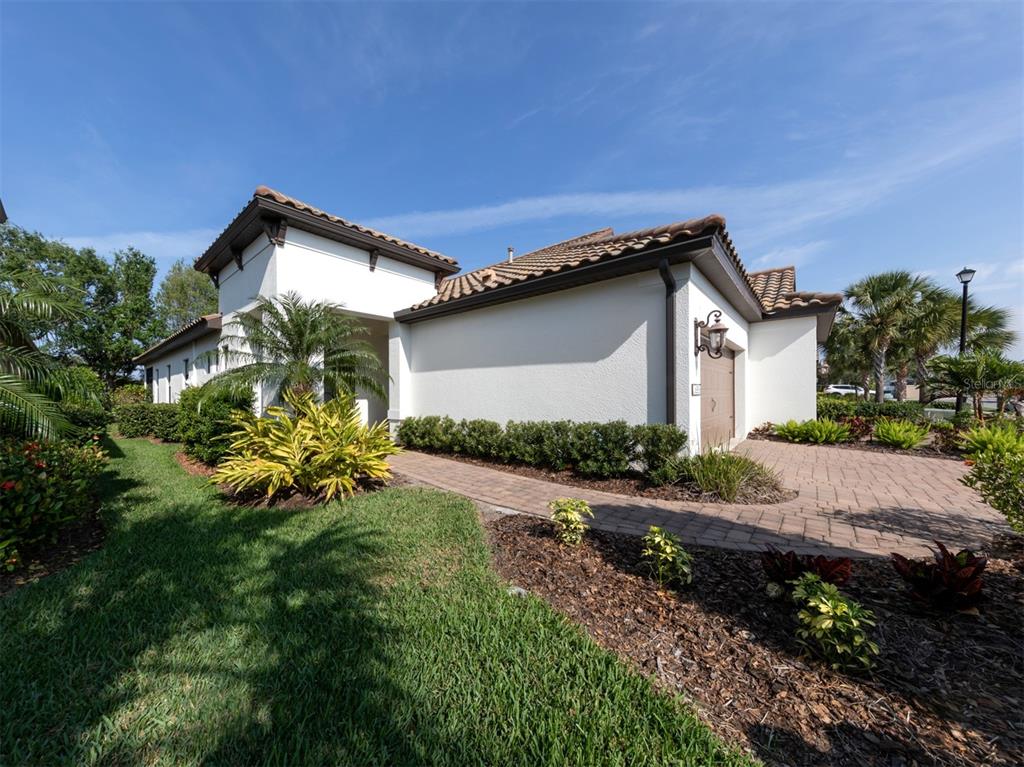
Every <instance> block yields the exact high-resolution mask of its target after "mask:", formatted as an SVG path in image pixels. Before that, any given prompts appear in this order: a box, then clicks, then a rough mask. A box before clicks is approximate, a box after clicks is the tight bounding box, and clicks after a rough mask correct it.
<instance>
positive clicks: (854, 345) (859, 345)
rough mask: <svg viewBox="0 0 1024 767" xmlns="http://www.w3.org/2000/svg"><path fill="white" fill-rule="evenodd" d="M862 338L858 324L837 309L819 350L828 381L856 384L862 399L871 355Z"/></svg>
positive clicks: (868, 377) (840, 308) (866, 385)
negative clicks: (845, 381)
mask: <svg viewBox="0 0 1024 767" xmlns="http://www.w3.org/2000/svg"><path fill="white" fill-rule="evenodd" d="M865 338H866V334H865V333H864V330H863V327H862V326H861V324H860V321H859V320H858V319H857V318H856V317H854V316H853V315H852V314H850V313H849V312H848V311H846V309H845V308H844V307H839V313H838V314H837V316H836V321H835V323H834V324H833V325H832V332H830V333H829V335H828V338H827V339H826V340H825V342H824V343H823V344H822V345H821V348H822V351H824V352H825V360H826V361H827V362H828V372H829V380H830V381H833V382H835V381H844V380H849V381H853V382H856V383H857V384H859V385H860V387H861V388H862V389H864V396H865V397H866V396H867V391H868V381H869V379H870V378H871V353H870V350H869V349H868V348H867V344H866V341H865Z"/></svg>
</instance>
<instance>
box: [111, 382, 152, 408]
mask: <svg viewBox="0 0 1024 767" xmlns="http://www.w3.org/2000/svg"><path fill="white" fill-rule="evenodd" d="M110 400H111V402H113V404H114V407H117V406H118V405H138V404H141V403H144V402H149V389H148V388H147V387H146V385H145V384H138V383H130V384H125V385H124V386H118V387H117V388H116V389H114V391H113V392H112V393H111V395H110Z"/></svg>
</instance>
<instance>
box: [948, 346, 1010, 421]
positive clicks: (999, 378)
mask: <svg viewBox="0 0 1024 767" xmlns="http://www.w3.org/2000/svg"><path fill="white" fill-rule="evenodd" d="M929 370H930V371H931V377H930V382H931V384H932V386H934V387H935V389H936V391H937V392H938V393H939V394H941V395H945V396H951V395H954V394H956V393H958V392H963V393H964V394H965V395H967V396H968V397H970V399H971V402H972V405H973V410H974V417H975V418H977V419H978V420H979V421H984V411H983V410H982V400H983V399H984V398H985V397H986V396H989V395H993V394H994V395H996V396H997V397H998V399H999V410H1000V411H1001V410H1002V402H1003V401H1004V400H1005V398H1006V397H1007V396H1008V395H1009V394H1011V393H1014V392H1018V391H1021V390H1022V389H1024V363H1021V362H1017V361H1015V360H1010V359H1007V358H1006V357H1004V356H1003V355H1002V354H1000V353H998V352H990V351H979V352H967V353H966V354H960V355H956V356H953V355H945V356H940V357H936V358H935V359H934V360H932V362H931V365H930V366H929Z"/></svg>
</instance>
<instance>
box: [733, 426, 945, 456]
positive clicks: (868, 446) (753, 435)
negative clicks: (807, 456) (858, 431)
mask: <svg viewBox="0 0 1024 767" xmlns="http://www.w3.org/2000/svg"><path fill="white" fill-rule="evenodd" d="M747 439H760V440H765V441H767V442H785V443H786V444H787V445H808V446H810V447H815V445H814V444H813V443H808V442H790V441H789V440H788V439H783V438H782V437H780V436H778V435H777V434H772V433H771V432H762V431H757V430H754V431H752V432H750V433H749V434H748V435H747ZM821 447H842V448H845V449H847V450H867V451H870V452H872V453H893V454H896V455H920V456H924V457H926V458H946V459H947V460H951V461H963V460H964V455H963V453H960V452H957V451H954V452H948V451H944V450H940V449H939V448H937V447H935V446H934V445H933V444H925V445H922V446H921V447H919V448H916V449H914V450H903V449H902V448H898V447H891V446H890V445H883V444H882V443H881V442H874V441H872V440H871V439H870V438H867V437H865V438H864V439H858V440H854V441H852V442H832V443H829V444H826V445H821Z"/></svg>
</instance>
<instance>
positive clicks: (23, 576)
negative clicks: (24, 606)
mask: <svg viewBox="0 0 1024 767" xmlns="http://www.w3.org/2000/svg"><path fill="white" fill-rule="evenodd" d="M105 536H106V530H105V529H104V527H103V522H102V521H101V520H100V516H99V514H98V513H97V512H96V511H92V512H89V513H88V514H86V515H85V516H83V517H81V518H79V519H76V520H74V521H73V522H70V523H69V524H67V525H65V526H64V527H62V528H61V529H60V530H58V531H57V532H56V536H55V538H53V539H51V538H44V539H43V540H41V541H37V542H35V543H31V544H28V545H24V546H19V551H20V553H21V563H20V564H19V565H18V566H17V567H16V568H15V569H14V570H12V571H10V572H8V571H6V570H2V569H0V597H2V596H3V595H5V594H7V593H8V592H11V591H14V590H15V589H17V588H19V587H20V586H24V585H26V584H28V583H35V582H36V581H38V580H39V579H40V578H45V577H46V576H48V575H53V574H54V573H59V572H60V571H61V570H66V569H67V568H69V567H71V566H72V565H73V564H75V563H76V562H78V561H79V560H80V559H81V558H82V557H84V556H85V555H86V554H88V553H90V552H92V551H96V549H98V548H100V546H102V545H103V539H104V537H105Z"/></svg>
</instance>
